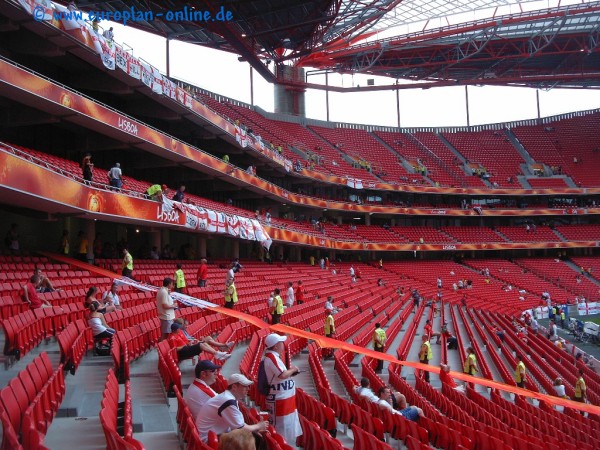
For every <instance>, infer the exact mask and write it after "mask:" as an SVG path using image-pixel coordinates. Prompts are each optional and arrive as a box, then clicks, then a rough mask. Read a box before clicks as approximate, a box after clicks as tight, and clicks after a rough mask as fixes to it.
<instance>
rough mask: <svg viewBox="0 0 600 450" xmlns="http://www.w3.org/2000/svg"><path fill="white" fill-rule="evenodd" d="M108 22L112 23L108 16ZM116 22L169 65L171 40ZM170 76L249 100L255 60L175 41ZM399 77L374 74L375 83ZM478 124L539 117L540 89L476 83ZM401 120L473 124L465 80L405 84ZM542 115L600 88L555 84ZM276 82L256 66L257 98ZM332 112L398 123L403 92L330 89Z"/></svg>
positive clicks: (591, 98)
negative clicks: (421, 85) (421, 86)
mask: <svg viewBox="0 0 600 450" xmlns="http://www.w3.org/2000/svg"><path fill="white" fill-rule="evenodd" d="M102 25H106V24H105V23H103V24H102ZM111 25H113V26H114V31H115V41H116V42H117V43H124V44H127V45H128V46H130V47H132V48H133V55H134V56H136V57H141V58H143V59H144V60H145V61H147V62H148V63H150V64H152V65H154V66H155V67H157V68H158V69H159V70H160V71H161V72H163V73H165V72H166V57H165V51H166V40H165V39H164V38H161V37H158V36H155V35H152V34H149V33H145V32H141V31H138V30H135V29H133V28H131V27H124V26H122V25H119V24H111ZM170 48H171V76H173V77H175V78H179V79H181V80H184V81H187V82H190V83H192V84H194V85H196V86H198V87H201V88H203V89H207V90H209V91H212V92H215V93H217V94H220V95H224V96H227V97H231V98H234V99H236V100H240V101H242V102H246V103H250V66H249V65H248V64H247V63H245V62H244V63H242V62H239V61H238V57H237V55H233V54H230V53H225V52H219V51H216V50H212V49H208V48H204V47H200V46H195V45H191V44H186V43H183V42H178V41H171V46H170ZM366 78H374V77H373V76H363V75H356V76H351V75H344V76H341V75H330V76H329V83H330V84H332V85H334V84H337V85H342V86H356V85H363V86H366ZM308 81H309V82H311V83H322V84H324V76H319V75H315V76H310V77H309V78H308ZM392 82H393V81H392V80H390V79H386V78H378V77H375V84H376V85H381V84H391V83H392ZM468 89H469V112H470V122H471V125H479V124H487V123H496V122H507V121H513V120H522V119H532V118H536V117H537V106H536V91H535V90H534V89H529V88H513V87H492V86H483V87H476V86H470V87H469V88H468ZM399 95H400V121H401V122H400V123H401V126H402V127H434V126H464V125H467V114H466V105H465V88H464V87H448V88H432V89H427V90H423V89H405V90H400V94H399ZM539 96H540V113H541V116H542V117H545V116H552V115H556V114H562V113H566V112H572V111H581V110H587V109H595V108H600V90H593V89H553V90H550V91H540V95H539ZM273 97H274V96H273V85H271V84H270V83H267V82H266V81H265V80H264V79H263V78H262V77H261V76H260V75H258V74H257V73H256V72H254V103H255V105H257V106H260V107H261V108H263V109H265V110H267V111H271V112H272V111H273ZM329 112H330V116H329V117H330V120H331V121H335V122H349V123H360V124H372V125H382V126H397V112H396V93H395V92H394V91H381V92H379V91H376V92H366V93H345V94H339V93H333V92H332V93H330V95H329ZM306 116H307V117H309V118H313V119H320V120H326V102H325V92H324V91H320V90H309V91H307V92H306Z"/></svg>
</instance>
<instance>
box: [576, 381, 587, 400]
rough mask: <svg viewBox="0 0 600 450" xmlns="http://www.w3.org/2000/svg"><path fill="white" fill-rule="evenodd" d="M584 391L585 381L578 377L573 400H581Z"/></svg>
mask: <svg viewBox="0 0 600 450" xmlns="http://www.w3.org/2000/svg"><path fill="white" fill-rule="evenodd" d="M585 390H586V387H585V381H584V380H583V377H579V379H578V380H577V383H575V398H583V393H584V392H585Z"/></svg>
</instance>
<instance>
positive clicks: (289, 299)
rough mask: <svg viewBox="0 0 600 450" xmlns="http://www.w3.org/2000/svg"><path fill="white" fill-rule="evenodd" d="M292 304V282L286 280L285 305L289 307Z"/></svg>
mask: <svg viewBox="0 0 600 450" xmlns="http://www.w3.org/2000/svg"><path fill="white" fill-rule="evenodd" d="M293 305H294V282H293V281H288V288H287V293H286V297H285V306H286V307H288V308H290V307H291V306H293Z"/></svg>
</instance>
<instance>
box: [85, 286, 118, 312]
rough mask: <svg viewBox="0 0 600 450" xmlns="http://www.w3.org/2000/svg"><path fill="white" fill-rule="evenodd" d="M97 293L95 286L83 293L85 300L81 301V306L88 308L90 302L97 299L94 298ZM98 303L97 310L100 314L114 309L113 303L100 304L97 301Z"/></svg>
mask: <svg viewBox="0 0 600 450" xmlns="http://www.w3.org/2000/svg"><path fill="white" fill-rule="evenodd" d="M97 293H98V288H97V287H96V286H92V287H90V288H89V289H88V291H87V293H86V294H85V300H84V302H83V306H85V308H86V309H89V307H90V305H91V304H92V302H95V301H98V300H97V299H96V294H97ZM98 305H99V306H98V312H99V313H100V314H106V313H109V312H112V311H114V310H115V309H116V308H115V306H114V305H106V304H100V302H98Z"/></svg>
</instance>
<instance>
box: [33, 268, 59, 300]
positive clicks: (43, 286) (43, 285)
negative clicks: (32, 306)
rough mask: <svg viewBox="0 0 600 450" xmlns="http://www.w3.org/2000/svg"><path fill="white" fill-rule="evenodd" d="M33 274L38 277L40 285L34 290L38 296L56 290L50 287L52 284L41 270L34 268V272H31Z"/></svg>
mask: <svg viewBox="0 0 600 450" xmlns="http://www.w3.org/2000/svg"><path fill="white" fill-rule="evenodd" d="M33 274H34V275H37V276H38V277H40V284H39V286H38V287H37V289H36V290H37V291H38V292H39V293H40V294H43V293H45V292H54V291H55V290H56V289H54V286H52V283H51V282H50V280H49V279H48V277H46V275H44V273H43V272H42V269H40V268H38V267H36V268H35V270H34V271H33Z"/></svg>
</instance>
